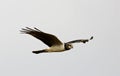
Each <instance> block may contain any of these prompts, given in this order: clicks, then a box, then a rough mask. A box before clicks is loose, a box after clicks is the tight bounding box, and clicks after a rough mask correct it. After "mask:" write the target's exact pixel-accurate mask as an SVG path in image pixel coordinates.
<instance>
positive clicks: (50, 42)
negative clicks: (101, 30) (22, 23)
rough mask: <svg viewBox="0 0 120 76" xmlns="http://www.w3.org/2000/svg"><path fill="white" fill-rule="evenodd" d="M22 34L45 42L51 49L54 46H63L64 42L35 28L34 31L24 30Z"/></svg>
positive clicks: (27, 28)
mask: <svg viewBox="0 0 120 76" xmlns="http://www.w3.org/2000/svg"><path fill="white" fill-rule="evenodd" d="M21 32H22V33H25V34H29V35H32V36H33V37H35V38H37V39H39V40H41V41H42V42H44V43H45V44H46V45H48V46H49V47H51V46H53V45H61V44H62V42H61V41H60V40H59V39H58V38H57V37H56V36H54V35H52V34H48V33H44V32H42V31H40V30H39V29H37V28H35V27H34V29H31V28H29V27H26V28H22V30H21Z"/></svg>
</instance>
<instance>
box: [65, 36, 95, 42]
mask: <svg viewBox="0 0 120 76" xmlns="http://www.w3.org/2000/svg"><path fill="white" fill-rule="evenodd" d="M92 39H93V36H92V37H91V38H90V39H78V40H73V41H69V42H67V43H80V42H82V43H86V42H88V41H89V40H92Z"/></svg>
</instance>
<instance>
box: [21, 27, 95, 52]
mask: <svg viewBox="0 0 120 76" xmlns="http://www.w3.org/2000/svg"><path fill="white" fill-rule="evenodd" d="M21 32H22V33H24V34H29V35H31V36H33V37H35V38H37V39H39V40H41V41H42V42H44V43H45V44H46V45H48V46H49V48H48V49H43V50H38V51H33V53H35V54H39V53H45V52H62V51H66V50H70V49H72V48H73V46H72V43H78V42H82V43H86V42H88V41H89V40H92V39H93V37H91V38H90V39H79V40H74V41H69V42H67V43H63V42H61V41H60V40H59V39H58V38H57V37H56V36H55V35H52V34H48V33H45V32H42V31H40V30H39V29H37V28H35V27H34V29H31V28H29V27H26V28H22V30H21Z"/></svg>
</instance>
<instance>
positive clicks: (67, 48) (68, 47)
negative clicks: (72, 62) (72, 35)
mask: <svg viewBox="0 0 120 76" xmlns="http://www.w3.org/2000/svg"><path fill="white" fill-rule="evenodd" d="M72 48H73V45H72V44H70V43H65V50H70V49H72Z"/></svg>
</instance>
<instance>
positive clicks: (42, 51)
mask: <svg viewBox="0 0 120 76" xmlns="http://www.w3.org/2000/svg"><path fill="white" fill-rule="evenodd" d="M45 52H47V51H46V50H37V51H32V53H34V54H39V53H45Z"/></svg>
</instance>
